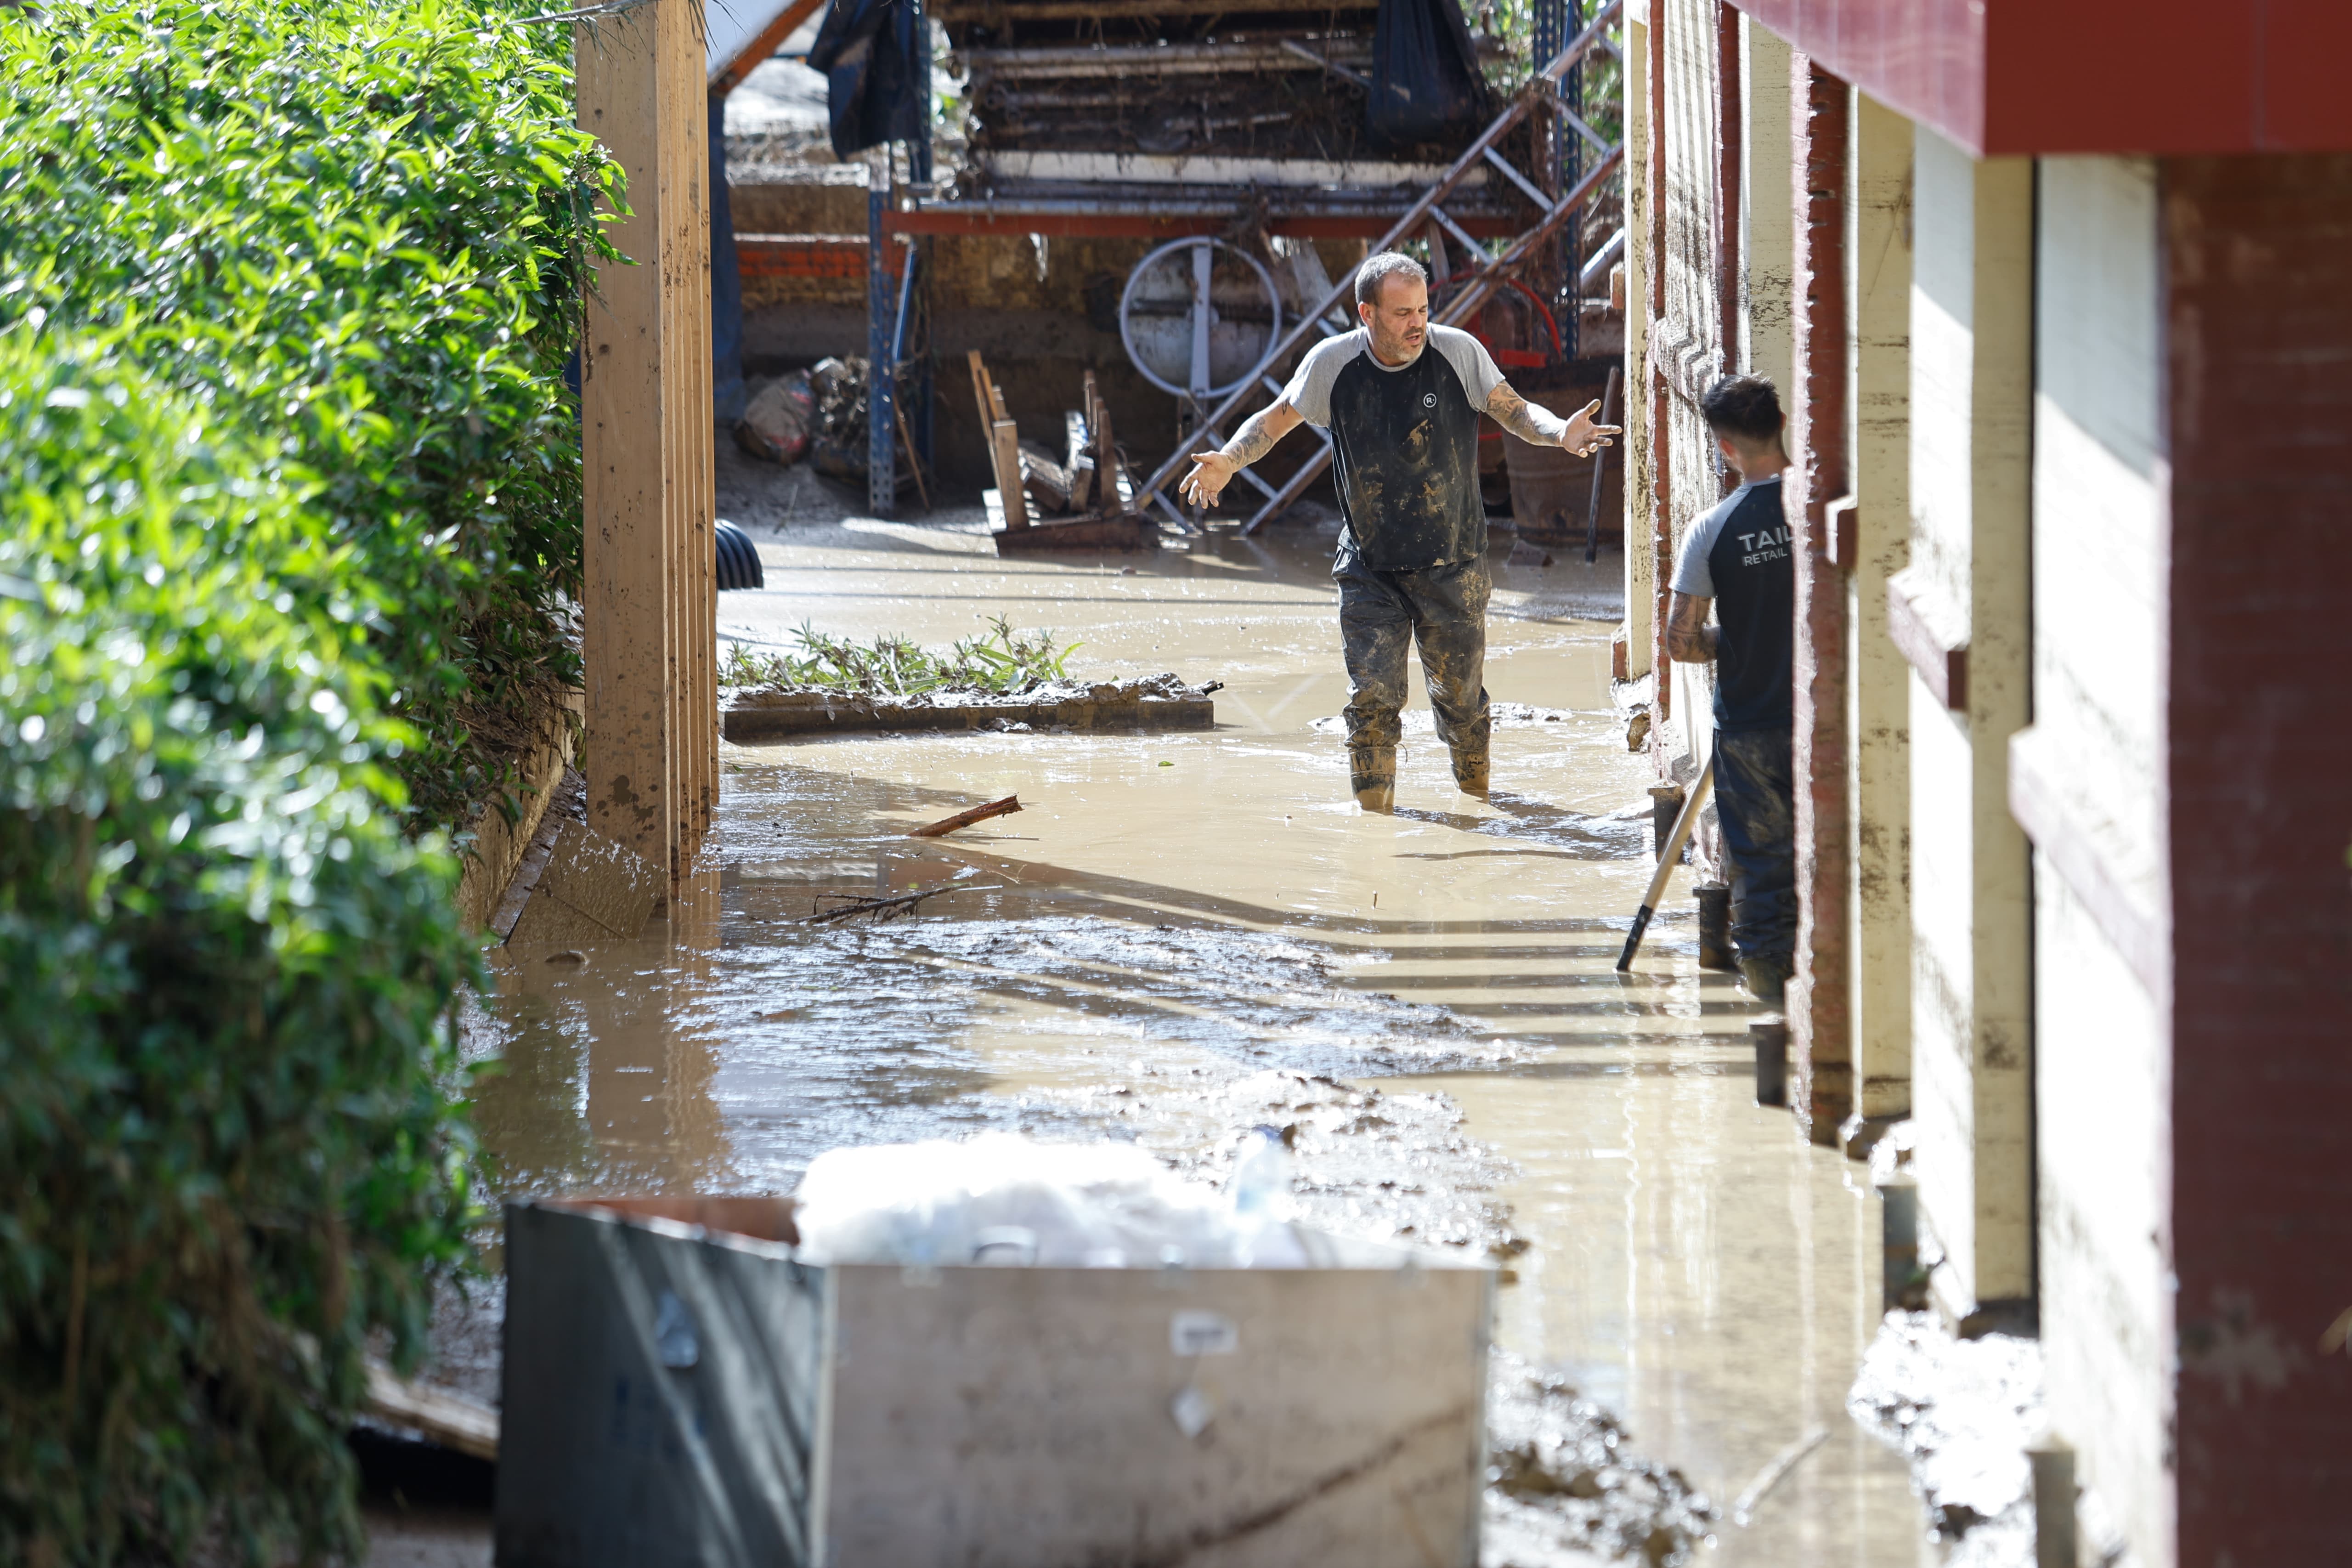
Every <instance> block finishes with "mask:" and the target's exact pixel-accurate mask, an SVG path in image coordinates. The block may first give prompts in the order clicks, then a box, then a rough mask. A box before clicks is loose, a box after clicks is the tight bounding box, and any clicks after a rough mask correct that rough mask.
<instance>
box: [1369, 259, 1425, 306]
mask: <svg viewBox="0 0 2352 1568" xmlns="http://www.w3.org/2000/svg"><path fill="white" fill-rule="evenodd" d="M1400 274H1403V275H1406V276H1409V277H1412V278H1417V279H1420V280H1421V281H1422V282H1423V283H1426V282H1428V281H1429V273H1428V272H1427V271H1426V270H1425V269H1424V268H1423V267H1422V265H1421V263H1420V262H1418V261H1415V260H1414V259H1413V258H1412V257H1410V256H1405V255H1402V254H1401V253H1399V252H1397V251H1393V250H1383V251H1381V253H1380V254H1379V255H1378V256H1367V257H1366V258H1364V264H1363V265H1362V266H1361V267H1359V268H1356V303H1357V304H1359V305H1377V304H1379V303H1380V300H1381V284H1382V283H1384V282H1386V281H1387V280H1388V279H1391V278H1394V277H1397V276H1398V275H1400Z"/></svg>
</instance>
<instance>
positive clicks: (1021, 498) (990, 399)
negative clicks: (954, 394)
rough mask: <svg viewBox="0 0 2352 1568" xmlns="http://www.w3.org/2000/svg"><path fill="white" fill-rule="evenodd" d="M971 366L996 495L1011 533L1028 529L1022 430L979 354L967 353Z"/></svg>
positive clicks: (1005, 523)
mask: <svg viewBox="0 0 2352 1568" xmlns="http://www.w3.org/2000/svg"><path fill="white" fill-rule="evenodd" d="M967 354H968V357H969V359H970V361H971V395H972V400H973V401H974V402H976V403H977V404H979V405H980V424H981V427H982V429H984V430H986V431H987V432H988V464H989V469H990V471H991V472H992V473H993V474H994V475H995V476H996V494H997V499H998V500H999V501H1001V502H1002V503H1003V511H1004V529H1005V531H1006V532H1008V533H1011V532H1015V531H1019V530H1021V529H1024V528H1026V527H1028V526H1029V492H1028V487H1027V485H1026V484H1024V482H1023V480H1022V477H1021V427H1020V426H1017V425H1015V424H1014V423H1013V416H1011V415H1009V414H1007V413H1006V412H1005V411H1004V396H1003V394H1002V393H1000V392H998V391H997V390H996V382H995V379H994V378H993V377H992V376H991V375H990V374H988V367H987V366H986V365H985V364H983V363H981V358H980V351H979V350H978V349H971V350H968V351H967Z"/></svg>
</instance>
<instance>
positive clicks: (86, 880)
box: [0, 0, 614, 1563]
mask: <svg viewBox="0 0 2352 1568" xmlns="http://www.w3.org/2000/svg"><path fill="white" fill-rule="evenodd" d="M568 45H569V38H568V33H567V30H566V29H563V28H560V27H557V28H544V27H542V28H535V29H530V30H529V31H528V33H526V31H525V30H522V29H518V28H517V27H515V26H513V25H512V19H511V15H510V14H509V13H505V12H502V11H501V10H500V9H499V6H498V5H497V4H495V3H492V4H478V3H468V0H320V3H310V4H300V3H297V4H276V5H272V4H264V3H261V0H214V3H208V4H206V3H195V0H142V5H139V6H137V7H135V8H114V7H107V6H101V5H93V4H89V3H86V0H55V3H48V4H45V5H43V6H42V7H41V8H39V9H38V10H35V9H33V8H31V7H15V6H5V5H0V1180H5V1183H6V1184H7V1190H8V1192H9V1194H10V1195H9V1198H8V1201H7V1204H6V1206H5V1211H0V1562H5V1563H106V1562H110V1561H119V1560H122V1559H124V1558H126V1557H129V1558H142V1557H146V1556H151V1555H155V1554H161V1555H163V1556H166V1557H170V1558H174V1559H177V1558H181V1557H184V1556H185V1555H186V1553H187V1552H189V1551H190V1550H192V1546H193V1543H194V1542H199V1541H213V1542H217V1543H220V1544H225V1545H226V1546H228V1547H230V1548H232V1549H233V1550H235V1551H236V1552H237V1553H238V1554H239V1555H242V1556H243V1557H245V1558H246V1559H247V1560H248V1561H252V1562H264V1561H277V1560H280V1559H282V1558H283V1557H285V1556H286V1555H288V1554H289V1553H291V1554H296V1555H300V1556H303V1557H306V1558H308V1557H316V1556H320V1555H322V1554H334V1553H355V1552H357V1551H358V1549H359V1546H360V1542H359V1538H358V1534H357V1526H356V1522H355V1519H354V1515H353V1512H352V1489H351V1476H350V1468H351V1467H350V1460H349V1457H348V1454H347V1452H346V1450H345V1449H344V1447H343V1446H342V1443H341V1434H342V1432H343V1430H344V1429H345V1427H346V1426H347V1425H348V1421H349V1417H350V1415H351V1414H352V1411H353V1409H354V1408H355V1407H356V1405H357V1403H358V1401H359V1399H360V1396H361V1393H362V1375H363V1374H362V1350H363V1348H364V1346H365V1345H366V1344H367V1343H368V1342H369V1341H370V1338H371V1336H374V1335H383V1336H384V1337H385V1338H386V1339H388V1341H389V1342H390V1344H391V1346H392V1348H393V1350H394V1355H395V1358H396V1359H398V1360H402V1361H404V1362H405V1361H406V1360H407V1359H408V1358H410V1357H412V1356H413V1355H414V1354H415V1352H416V1351H417V1349H418V1348H419V1346H420V1344H421V1342H422V1338H423V1333H424V1327H425V1312H426V1310H427V1307H428V1304H429V1300H430V1289H431V1287H432V1284H433V1281H434V1279H436V1277H437V1276H439V1275H441V1274H443V1273H446V1271H448V1270H450V1269H452V1268H456V1267H457V1266H458V1265H459V1264H460V1263H461V1261H462V1260H463V1258H465V1256H466V1239H465V1238H466V1235H467V1226H469V1225H471V1224H473V1223H475V1222H476V1221H477V1220H478V1218H479V1217H480V1216H479V1213H478V1205H477V1202H476V1197H475V1190H474V1186H473V1181H474V1177H473V1174H472V1169H473V1167H472V1155H471V1152H470V1145H469V1142H468V1139H467V1134H466V1132H465V1131H464V1128H463V1124H462V1122H461V1121H459V1120H458V1119H457V1116H456V1109H457V1108H456V1106H455V1104H454V1103H453V1101H452V1100H451V1098H450V1096H451V1093H452V1091H453V1089H454V1087H455V1084H456V1073H457V1064H456V1062H455V1059H454V1053H453V1050H452V1047H451V1044H450V1041H449V1038H448V1033H447V1023H446V1020H447V1019H448V1017H449V1013H450V1007H451V1001H452V997H453V995H454V994H455V991H456V988H457V985H459V984H462V983H465V982H466V981H467V979H468V977H469V976H474V970H473V967H472V966H473V963H474V960H473V959H472V957H471V949H470V945H469V942H468V941H467V938H466V937H465V936H464V935H463V933H461V932H460V931H458V930H457V922H456V918H455V916H454V913H453V911H452V909H451V905H450V898H449V894H450V891H451V889H452V886H453V883H454V879H455V875H456V868H455V864H454V862H453V861H452V859H451V858H450V857H449V856H448V854H447V853H446V849H445V848H444V847H443V846H444V843H445V839H444V836H443V834H442V832H441V831H440V830H441V829H444V828H447V827H450V826H455V825H457V823H458V821H459V819H460V817H461V816H462V813H463V812H464V809H465V807H466V805H467V803H469V802H472V801H477V800H482V799H485V798H490V797H492V796H494V795H496V794H498V793H499V790H500V789H501V787H503V786H504V785H505V784H508V782H509V769H508V757H509V749H510V746H511V743H512V742H516V741H519V740H520V739H523V738H524V737H525V734H526V732H527V731H528V730H529V729H530V725H531V724H532V722H533V721H535V720H536V719H537V718H538V717H540V716H541V715H542V714H544V713H546V712H547V711H548V710H549V709H550V708H551V706H552V703H551V699H552V697H553V696H554V694H555V693H556V692H557V691H559V690H560V689H562V688H563V687H565V686H568V685H570V684H572V682H573V680H574V679H575V678H576V673H577V668H576V658H575V656H574V654H573V653H572V650H571V647H570V643H569V633H570V631H571V615H572V611H571V594H572V590H573V589H574V588H575V586H576V584H577V581H578V574H579V548H580V524H579V517H580V504H579V503H580V493H579V486H580V478H579V449H578V425H577V412H576V405H575V403H574V402H573V400H572V397H571V395H569V394H568V393H567V392H566V391H565V390H564V388H563V385H562V377H561V369H562V363H563V361H564V359H565V357H566V355H567V354H568V353H570V350H571V347H572V342H573V340H574V336H575V331H576V321H577V310H576V300H577V298H578V293H579V289H580V285H581V281H582V275H583V267H584V266H585V265H586V261H587V258H588V257H589V255H590V254H591V253H592V252H593V251H595V250H596V249H597V248H598V247H600V246H601V243H602V242H601V240H600V239H599V238H598V237H597V229H596V226H595V223H594V221H593V217H592V216H591V215H592V213H593V207H594V203H595V200H596V199H597V198H598V197H599V196H600V195H607V194H609V193H610V192H611V190H612V188H613V185H614V175H613V173H612V170H611V168H610V166H609V165H608V164H607V163H605V162H604V160H603V159H602V157H601V155H600V154H599V153H597V151H596V149H595V148H594V147H593V143H591V142H589V141H588V140H587V139H586V138H584V137H583V136H582V135H581V134H580V133H579V132H577V131H576V130H575V129H574V128H573V126H572V118H573V116H572V103H571V89H570V67H569V58H568ZM476 977H477V978H478V976H476Z"/></svg>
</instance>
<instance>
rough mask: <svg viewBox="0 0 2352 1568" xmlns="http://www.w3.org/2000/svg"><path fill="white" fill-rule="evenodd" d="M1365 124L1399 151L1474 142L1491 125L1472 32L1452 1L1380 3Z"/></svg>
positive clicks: (1377, 138) (1391, 0)
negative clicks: (1464, 141) (1440, 143)
mask: <svg viewBox="0 0 2352 1568" xmlns="http://www.w3.org/2000/svg"><path fill="white" fill-rule="evenodd" d="M1371 79H1372V89H1371V92H1370V96H1369V98H1368V100H1367V101H1366V102H1365V105H1364V118H1365V121H1366V125H1367V128H1368V129H1369V130H1370V132H1371V134H1372V140H1373V141H1374V142H1377V143H1379V144H1380V145H1381V146H1383V147H1385V148H1387V149H1391V150H1395V151H1402V150H1403V149H1406V148H1413V147H1421V146H1424V145H1426V144H1428V143H1430V142H1448V141H1456V140H1461V139H1465V138H1467V137H1471V136H1475V135H1476V134H1477V133H1478V131H1479V130H1480V128H1481V127H1483V126H1484V125H1485V124H1486V121H1488V120H1490V119H1492V118H1493V117H1494V110H1493V105H1492V101H1491V95H1490V94H1489V93H1488V92H1487V89H1486V77H1485V76H1484V75H1483V74H1481V73H1480V71H1479V69H1478V53H1477V50H1476V49H1475V47H1473V46H1472V44H1471V42H1470V27H1469V25H1468V24H1467V23H1465V22H1464V21H1463V19H1462V8H1461V7H1460V6H1459V5H1456V4H1455V3H1454V0H1381V12H1380V20H1379V21H1378V22H1377V23H1376V24H1375V25H1374V26H1373V28H1372V72H1371Z"/></svg>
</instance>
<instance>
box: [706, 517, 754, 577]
mask: <svg viewBox="0 0 2352 1568" xmlns="http://www.w3.org/2000/svg"><path fill="white" fill-rule="evenodd" d="M711 535H712V538H713V539H714V541H715V542H717V544H718V546H719V592H721V593H725V592H726V591H727V590H729V589H730V588H764V587H766V586H767V585H768V579H767V574H765V573H763V572H761V569H760V552H759V551H758V549H757V548H755V547H754V546H753V545H752V543H751V535H750V534H748V533H746V532H744V531H742V530H741V529H740V528H738V527H736V526H735V525H734V524H733V523H731V522H729V521H725V520H724V519H721V520H720V521H719V522H717V523H716V524H714V525H713V526H712V528H711Z"/></svg>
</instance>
